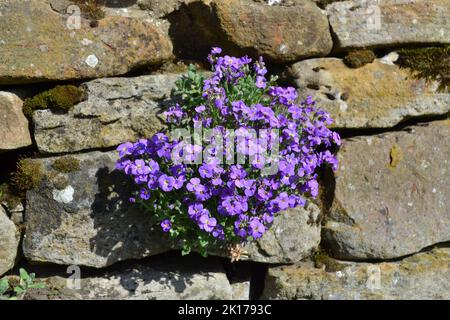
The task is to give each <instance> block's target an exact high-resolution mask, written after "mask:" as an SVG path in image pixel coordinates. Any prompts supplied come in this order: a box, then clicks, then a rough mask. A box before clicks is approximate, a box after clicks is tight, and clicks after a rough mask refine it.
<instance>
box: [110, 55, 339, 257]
mask: <svg viewBox="0 0 450 320" xmlns="http://www.w3.org/2000/svg"><path fill="white" fill-rule="evenodd" d="M220 53H221V49H220V48H213V49H212V51H211V54H210V55H209V56H208V60H209V62H210V63H211V65H212V74H211V75H210V76H209V77H207V78H205V77H204V76H203V75H202V74H200V73H198V72H197V71H196V70H195V68H194V67H193V66H191V67H190V68H189V72H188V74H187V76H184V77H183V78H182V79H180V80H179V81H178V82H177V91H176V93H177V94H179V95H181V98H182V100H181V101H182V102H181V103H177V104H175V105H172V106H170V107H169V108H168V109H167V110H166V111H165V112H164V113H163V115H164V118H165V122H166V124H167V130H164V131H163V132H159V133H157V134H155V135H154V136H153V137H151V138H150V139H141V140H139V141H137V142H135V143H131V142H127V143H124V144H122V145H120V146H119V147H118V151H119V160H118V162H117V169H119V170H122V171H124V172H125V173H126V174H127V175H129V176H131V177H132V178H133V179H134V182H135V184H136V186H137V195H136V196H135V197H132V198H130V201H132V202H135V201H137V202H139V203H140V204H141V205H142V206H143V207H144V208H145V209H146V210H148V211H150V212H151V213H152V214H153V215H155V216H156V217H157V219H158V221H159V224H160V226H161V228H162V231H164V232H166V233H169V234H170V235H171V236H172V237H174V238H176V239H178V241H179V242H180V246H181V247H182V253H183V254H187V253H189V252H190V250H191V248H195V249H196V250H197V251H199V252H200V253H202V254H204V255H206V253H207V251H208V248H209V247H210V246H211V245H217V244H219V245H220V244H223V243H226V244H240V243H244V242H248V241H253V240H255V239H258V238H260V237H261V236H262V235H263V234H264V233H265V232H266V231H267V230H268V228H270V226H271V224H272V222H273V220H274V216H275V215H276V214H278V213H279V212H280V211H282V210H285V209H288V208H294V207H296V206H304V205H305V203H306V198H307V197H313V198H314V197H316V196H317V195H318V182H317V180H316V179H317V176H318V173H317V172H318V169H319V168H320V167H321V166H322V165H330V166H331V167H332V168H333V170H335V169H336V168H337V160H336V158H335V156H334V155H333V154H332V153H331V152H330V150H331V148H332V146H333V145H334V144H336V145H339V144H340V137H339V135H338V134H337V133H335V132H332V131H331V130H329V129H328V128H327V125H329V124H331V123H332V121H333V120H332V119H331V117H330V115H329V114H328V113H326V112H324V111H322V110H319V109H317V108H316V103H315V102H314V101H313V100H312V99H311V98H310V97H309V98H308V99H307V100H306V101H303V102H301V103H297V93H296V91H295V89H294V88H291V87H288V88H283V87H278V86H276V83H275V82H276V77H271V78H270V79H268V78H267V77H266V74H267V69H266V67H265V65H264V61H263V59H262V58H260V59H259V60H258V61H256V62H254V63H253V64H252V60H251V59H250V58H248V57H246V56H245V57H242V58H236V57H230V56H226V55H225V56H220ZM191 128H192V129H193V131H194V132H193V134H192V133H191V131H190V129H191ZM281 214H282V213H281Z"/></svg>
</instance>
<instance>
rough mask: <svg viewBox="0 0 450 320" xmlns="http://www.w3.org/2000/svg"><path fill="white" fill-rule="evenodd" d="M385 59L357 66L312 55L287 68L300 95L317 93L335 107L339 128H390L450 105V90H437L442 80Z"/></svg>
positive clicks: (325, 103)
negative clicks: (418, 74) (418, 76)
mask: <svg viewBox="0 0 450 320" xmlns="http://www.w3.org/2000/svg"><path fill="white" fill-rule="evenodd" d="M386 61H388V60H387V59H376V60H375V61H374V62H372V63H369V64H367V65H365V66H363V67H361V68H357V69H352V68H349V67H347V66H346V65H345V64H344V62H343V61H342V59H338V58H319V59H310V60H304V61H301V62H298V63H295V64H293V65H292V66H291V67H290V68H289V72H288V73H289V74H290V76H292V77H293V79H294V84H295V86H296V87H297V88H298V93H299V96H300V97H301V98H306V97H307V96H312V97H313V98H314V99H315V100H316V101H317V103H318V105H319V106H320V108H322V109H324V110H327V111H328V112H330V113H331V116H332V117H333V119H334V120H335V123H334V124H333V126H334V127H336V128H349V129H358V128H389V127H393V126H395V125H397V124H398V123H400V122H402V121H404V120H407V119H410V118H413V117H423V116H430V115H441V114H445V113H447V112H449V111H450V94H449V93H440V92H437V89H438V85H439V84H438V83H437V82H432V81H426V80H425V79H415V78H414V77H413V75H412V74H411V73H410V72H409V71H408V70H405V69H400V68H399V67H398V66H397V65H394V64H392V63H389V62H388V63H386Z"/></svg>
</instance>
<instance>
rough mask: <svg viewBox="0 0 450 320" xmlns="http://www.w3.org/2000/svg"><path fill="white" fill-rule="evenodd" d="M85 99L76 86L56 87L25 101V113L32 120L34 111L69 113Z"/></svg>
mask: <svg viewBox="0 0 450 320" xmlns="http://www.w3.org/2000/svg"><path fill="white" fill-rule="evenodd" d="M82 98H83V91H82V90H81V89H79V88H77V87H75V86H72V85H67V86H56V87H54V88H53V89H50V90H47V91H44V92H41V93H39V94H37V95H35V96H34V97H32V98H28V99H25V101H24V103H23V113H24V114H25V115H26V116H27V117H29V118H31V117H32V115H33V111H34V110H38V109H51V110H54V111H55V110H56V111H62V112H67V111H68V110H70V109H71V108H72V107H73V106H74V104H76V103H78V102H80V101H81V100H82Z"/></svg>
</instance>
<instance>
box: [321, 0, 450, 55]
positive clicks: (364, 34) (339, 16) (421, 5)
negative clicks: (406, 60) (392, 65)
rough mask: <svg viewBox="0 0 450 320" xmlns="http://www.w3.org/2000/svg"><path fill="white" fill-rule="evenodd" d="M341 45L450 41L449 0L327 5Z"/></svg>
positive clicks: (364, 0)
mask: <svg viewBox="0 0 450 320" xmlns="http://www.w3.org/2000/svg"><path fill="white" fill-rule="evenodd" d="M326 11H327V14H328V17H329V20H330V25H331V28H332V31H333V33H334V35H335V37H336V41H337V43H336V45H337V47H338V48H341V49H347V48H367V47H376V48H379V47H396V46H399V45H405V44H419V43H420V44H423V43H428V44H444V43H450V34H449V33H450V28H449V22H448V17H449V15H450V2H449V1H447V0H382V1H380V0H352V1H337V2H335V3H332V4H331V5H329V6H327V8H326Z"/></svg>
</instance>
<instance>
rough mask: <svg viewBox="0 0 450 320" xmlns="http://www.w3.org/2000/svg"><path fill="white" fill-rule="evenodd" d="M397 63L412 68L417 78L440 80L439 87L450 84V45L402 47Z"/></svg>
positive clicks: (445, 87) (442, 88)
mask: <svg viewBox="0 0 450 320" xmlns="http://www.w3.org/2000/svg"><path fill="white" fill-rule="evenodd" d="M398 54H399V59H398V61H397V63H398V64H399V66H400V67H402V68H408V69H410V70H411V71H412V72H413V73H414V75H415V76H416V77H417V78H425V79H427V80H437V81H440V86H439V89H440V90H441V91H445V90H446V89H448V87H449V85H450V46H445V47H428V48H415V49H401V50H399V51H398Z"/></svg>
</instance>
